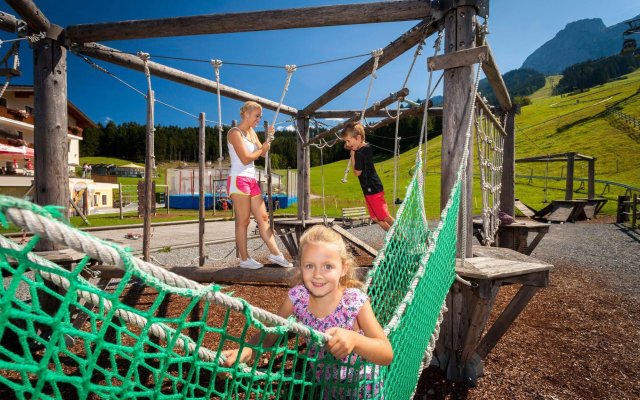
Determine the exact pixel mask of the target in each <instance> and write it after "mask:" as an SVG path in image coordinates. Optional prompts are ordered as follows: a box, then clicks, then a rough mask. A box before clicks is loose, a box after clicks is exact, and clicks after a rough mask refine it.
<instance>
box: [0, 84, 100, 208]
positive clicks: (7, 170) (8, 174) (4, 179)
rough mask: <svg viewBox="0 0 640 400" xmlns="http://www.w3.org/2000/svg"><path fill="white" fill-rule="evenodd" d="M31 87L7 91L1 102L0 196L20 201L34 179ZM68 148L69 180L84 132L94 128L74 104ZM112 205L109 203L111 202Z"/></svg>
mask: <svg viewBox="0 0 640 400" xmlns="http://www.w3.org/2000/svg"><path fill="white" fill-rule="evenodd" d="M33 104H34V90H33V86H27V85H13V86H9V87H7V90H6V91H5V92H4V95H3V96H2V98H0V193H2V194H8V195H12V196H17V197H21V196H24V195H27V194H29V193H28V191H29V188H30V187H31V186H32V183H33V179H34V178H33V175H34V168H33V166H34V164H35V163H34V150H33V147H34V133H33V123H34V119H33ZM67 115H68V125H69V128H68V131H67V139H68V140H67V144H68V154H69V162H68V165H69V171H70V174H69V175H70V176H74V175H75V169H76V167H78V166H79V163H80V141H81V140H82V133H83V131H84V130H85V129H86V128H89V127H92V128H96V127H97V125H96V124H95V123H94V122H93V121H91V119H90V118H89V117H87V116H86V115H85V114H84V113H83V112H82V111H80V110H79V109H78V108H77V107H76V106H75V105H73V103H71V102H70V101H68V103H67ZM111 203H112V201H111Z"/></svg>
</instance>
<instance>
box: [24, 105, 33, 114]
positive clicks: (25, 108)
mask: <svg viewBox="0 0 640 400" xmlns="http://www.w3.org/2000/svg"><path fill="white" fill-rule="evenodd" d="M24 110H25V111H26V112H28V113H29V114H33V107H29V106H24Z"/></svg>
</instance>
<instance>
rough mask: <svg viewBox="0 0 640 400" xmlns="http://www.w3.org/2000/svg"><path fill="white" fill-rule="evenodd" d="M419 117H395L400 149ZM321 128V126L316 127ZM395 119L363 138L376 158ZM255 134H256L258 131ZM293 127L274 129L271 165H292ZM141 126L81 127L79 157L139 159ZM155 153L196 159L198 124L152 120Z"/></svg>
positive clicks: (214, 133)
mask: <svg viewBox="0 0 640 400" xmlns="http://www.w3.org/2000/svg"><path fill="white" fill-rule="evenodd" d="M421 124H422V122H421V118H417V117H411V118H405V119H403V120H401V121H400V130H399V132H400V134H399V136H400V137H401V140H400V151H401V152H404V151H407V150H408V149H410V148H412V147H415V146H416V145H417V143H418V140H419V135H420V127H421ZM228 130H229V127H228V126H225V127H224V132H223V137H222V151H223V153H224V156H225V158H226V157H227V156H228V151H227V139H226V133H227V131H228ZM318 130H319V131H320V132H323V131H324V129H323V128H319V129H318ZM441 130H442V128H441V121H440V119H435V118H434V119H431V118H430V119H429V132H430V134H429V137H433V136H436V135H439V134H440V132H441ZM205 132H206V141H205V155H206V158H207V160H211V161H215V160H217V159H218V130H217V128H213V127H207V128H206V131H205ZM310 134H311V136H315V135H316V134H317V131H316V129H315V124H313V123H312V124H311V132H310ZM394 134H395V124H391V125H388V126H385V127H382V128H380V129H377V130H374V131H372V132H370V133H368V136H367V141H368V142H369V143H371V144H372V145H373V146H374V154H375V155H376V157H377V158H378V160H383V159H387V158H390V157H392V156H393V138H394ZM258 135H259V136H260V137H261V138H262V137H263V135H262V134H261V132H258ZM296 136H297V133H296V132H287V131H282V132H277V133H276V140H275V141H274V142H273V143H272V145H271V163H272V164H271V165H272V166H273V168H287V167H291V168H295V167H296V160H297V157H296ZM145 137H146V127H145V125H140V124H138V123H135V122H127V123H123V124H119V125H118V124H116V123H114V122H113V121H111V122H109V123H108V124H107V125H106V126H105V125H102V124H100V125H98V128H95V129H92V128H88V129H85V130H84V132H83V140H82V141H81V142H80V154H81V155H82V156H83V157H91V156H100V157H116V158H122V159H125V160H129V161H133V162H144V154H145ZM154 142H155V156H156V161H157V162H164V161H186V162H196V161H197V160H198V128H197V127H188V128H183V127H177V126H156V131H155V138H154ZM348 156H349V155H348V153H347V151H346V150H344V148H343V147H342V144H341V143H338V144H337V145H335V146H333V147H331V148H325V149H323V151H322V158H323V161H324V163H325V164H327V163H331V162H334V161H337V160H342V159H347V158H348ZM311 165H312V166H316V165H320V150H318V149H316V148H315V147H312V151H311Z"/></svg>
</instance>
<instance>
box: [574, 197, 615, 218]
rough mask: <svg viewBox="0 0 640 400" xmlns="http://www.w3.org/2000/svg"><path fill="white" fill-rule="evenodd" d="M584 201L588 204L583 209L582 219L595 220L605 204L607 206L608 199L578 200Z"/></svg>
mask: <svg viewBox="0 0 640 400" xmlns="http://www.w3.org/2000/svg"><path fill="white" fill-rule="evenodd" d="M578 200H584V201H586V202H587V203H586V204H585V205H584V207H583V210H582V211H583V214H584V215H582V216H580V217H584V218H585V219H593V218H595V217H596V215H598V213H599V212H600V211H601V210H602V208H603V207H604V205H605V204H607V201H608V200H607V199H605V198H597V199H578Z"/></svg>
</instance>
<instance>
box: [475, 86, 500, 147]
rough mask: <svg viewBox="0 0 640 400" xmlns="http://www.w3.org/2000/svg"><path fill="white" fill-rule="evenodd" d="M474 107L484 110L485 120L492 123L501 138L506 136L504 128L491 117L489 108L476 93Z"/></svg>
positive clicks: (491, 112)
mask: <svg viewBox="0 0 640 400" xmlns="http://www.w3.org/2000/svg"><path fill="white" fill-rule="evenodd" d="M476 105H477V106H479V107H481V108H482V109H483V110H484V115H486V116H487V118H489V120H490V121H491V122H492V123H493V125H494V126H495V127H496V129H497V130H498V131H499V132H500V133H502V136H505V137H506V136H507V132H506V131H505V130H504V127H503V126H502V124H500V121H498V120H497V119H496V116H495V115H493V111H492V110H491V109H490V108H489V106H488V105H487V104H486V103H485V102H484V100H482V97H480V95H479V94H478V93H476Z"/></svg>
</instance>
